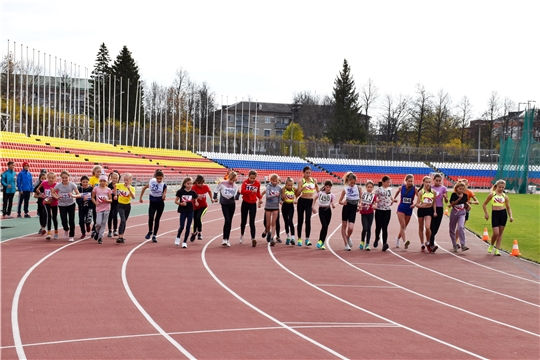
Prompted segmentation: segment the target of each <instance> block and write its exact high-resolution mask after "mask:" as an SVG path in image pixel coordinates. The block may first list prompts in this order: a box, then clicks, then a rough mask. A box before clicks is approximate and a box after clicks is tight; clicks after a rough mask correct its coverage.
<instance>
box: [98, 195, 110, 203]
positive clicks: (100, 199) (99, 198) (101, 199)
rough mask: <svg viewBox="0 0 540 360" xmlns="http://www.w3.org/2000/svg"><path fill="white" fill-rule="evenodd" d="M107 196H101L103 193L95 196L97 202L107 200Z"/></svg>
mask: <svg viewBox="0 0 540 360" xmlns="http://www.w3.org/2000/svg"><path fill="white" fill-rule="evenodd" d="M108 198H109V197H108V196H103V195H99V196H98V197H97V199H98V202H104V201H105V200H107V199H108Z"/></svg>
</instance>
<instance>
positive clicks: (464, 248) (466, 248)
mask: <svg viewBox="0 0 540 360" xmlns="http://www.w3.org/2000/svg"><path fill="white" fill-rule="evenodd" d="M467 250H469V247H468V246H467V245H461V251H467Z"/></svg>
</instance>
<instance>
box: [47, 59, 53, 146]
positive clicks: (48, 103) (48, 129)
mask: <svg viewBox="0 0 540 360" xmlns="http://www.w3.org/2000/svg"><path fill="white" fill-rule="evenodd" d="M51 59H52V57H51V54H49V76H48V77H47V78H48V79H49V101H48V102H47V106H48V107H49V111H48V113H49V114H48V115H49V116H48V117H49V120H48V122H49V124H48V126H47V136H51V63H52V61H51Z"/></svg>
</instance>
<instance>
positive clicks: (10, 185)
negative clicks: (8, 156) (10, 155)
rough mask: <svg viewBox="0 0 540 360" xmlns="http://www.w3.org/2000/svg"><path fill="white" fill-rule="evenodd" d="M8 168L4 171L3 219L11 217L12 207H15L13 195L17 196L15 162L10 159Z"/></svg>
mask: <svg viewBox="0 0 540 360" xmlns="http://www.w3.org/2000/svg"><path fill="white" fill-rule="evenodd" d="M7 167H8V168H7V170H6V171H4V172H3V173H2V193H3V194H2V196H3V200H4V201H3V202H2V219H3V220H6V219H11V208H12V207H13V197H14V196H15V191H16V190H17V189H16V183H15V176H16V175H17V173H16V172H15V164H14V163H13V161H8V163H7Z"/></svg>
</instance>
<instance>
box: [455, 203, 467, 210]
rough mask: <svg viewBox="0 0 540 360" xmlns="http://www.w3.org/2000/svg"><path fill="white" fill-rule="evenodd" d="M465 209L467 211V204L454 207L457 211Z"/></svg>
mask: <svg viewBox="0 0 540 360" xmlns="http://www.w3.org/2000/svg"><path fill="white" fill-rule="evenodd" d="M464 209H465V204H457V205H456V206H454V210H456V211H461V210H464Z"/></svg>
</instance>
